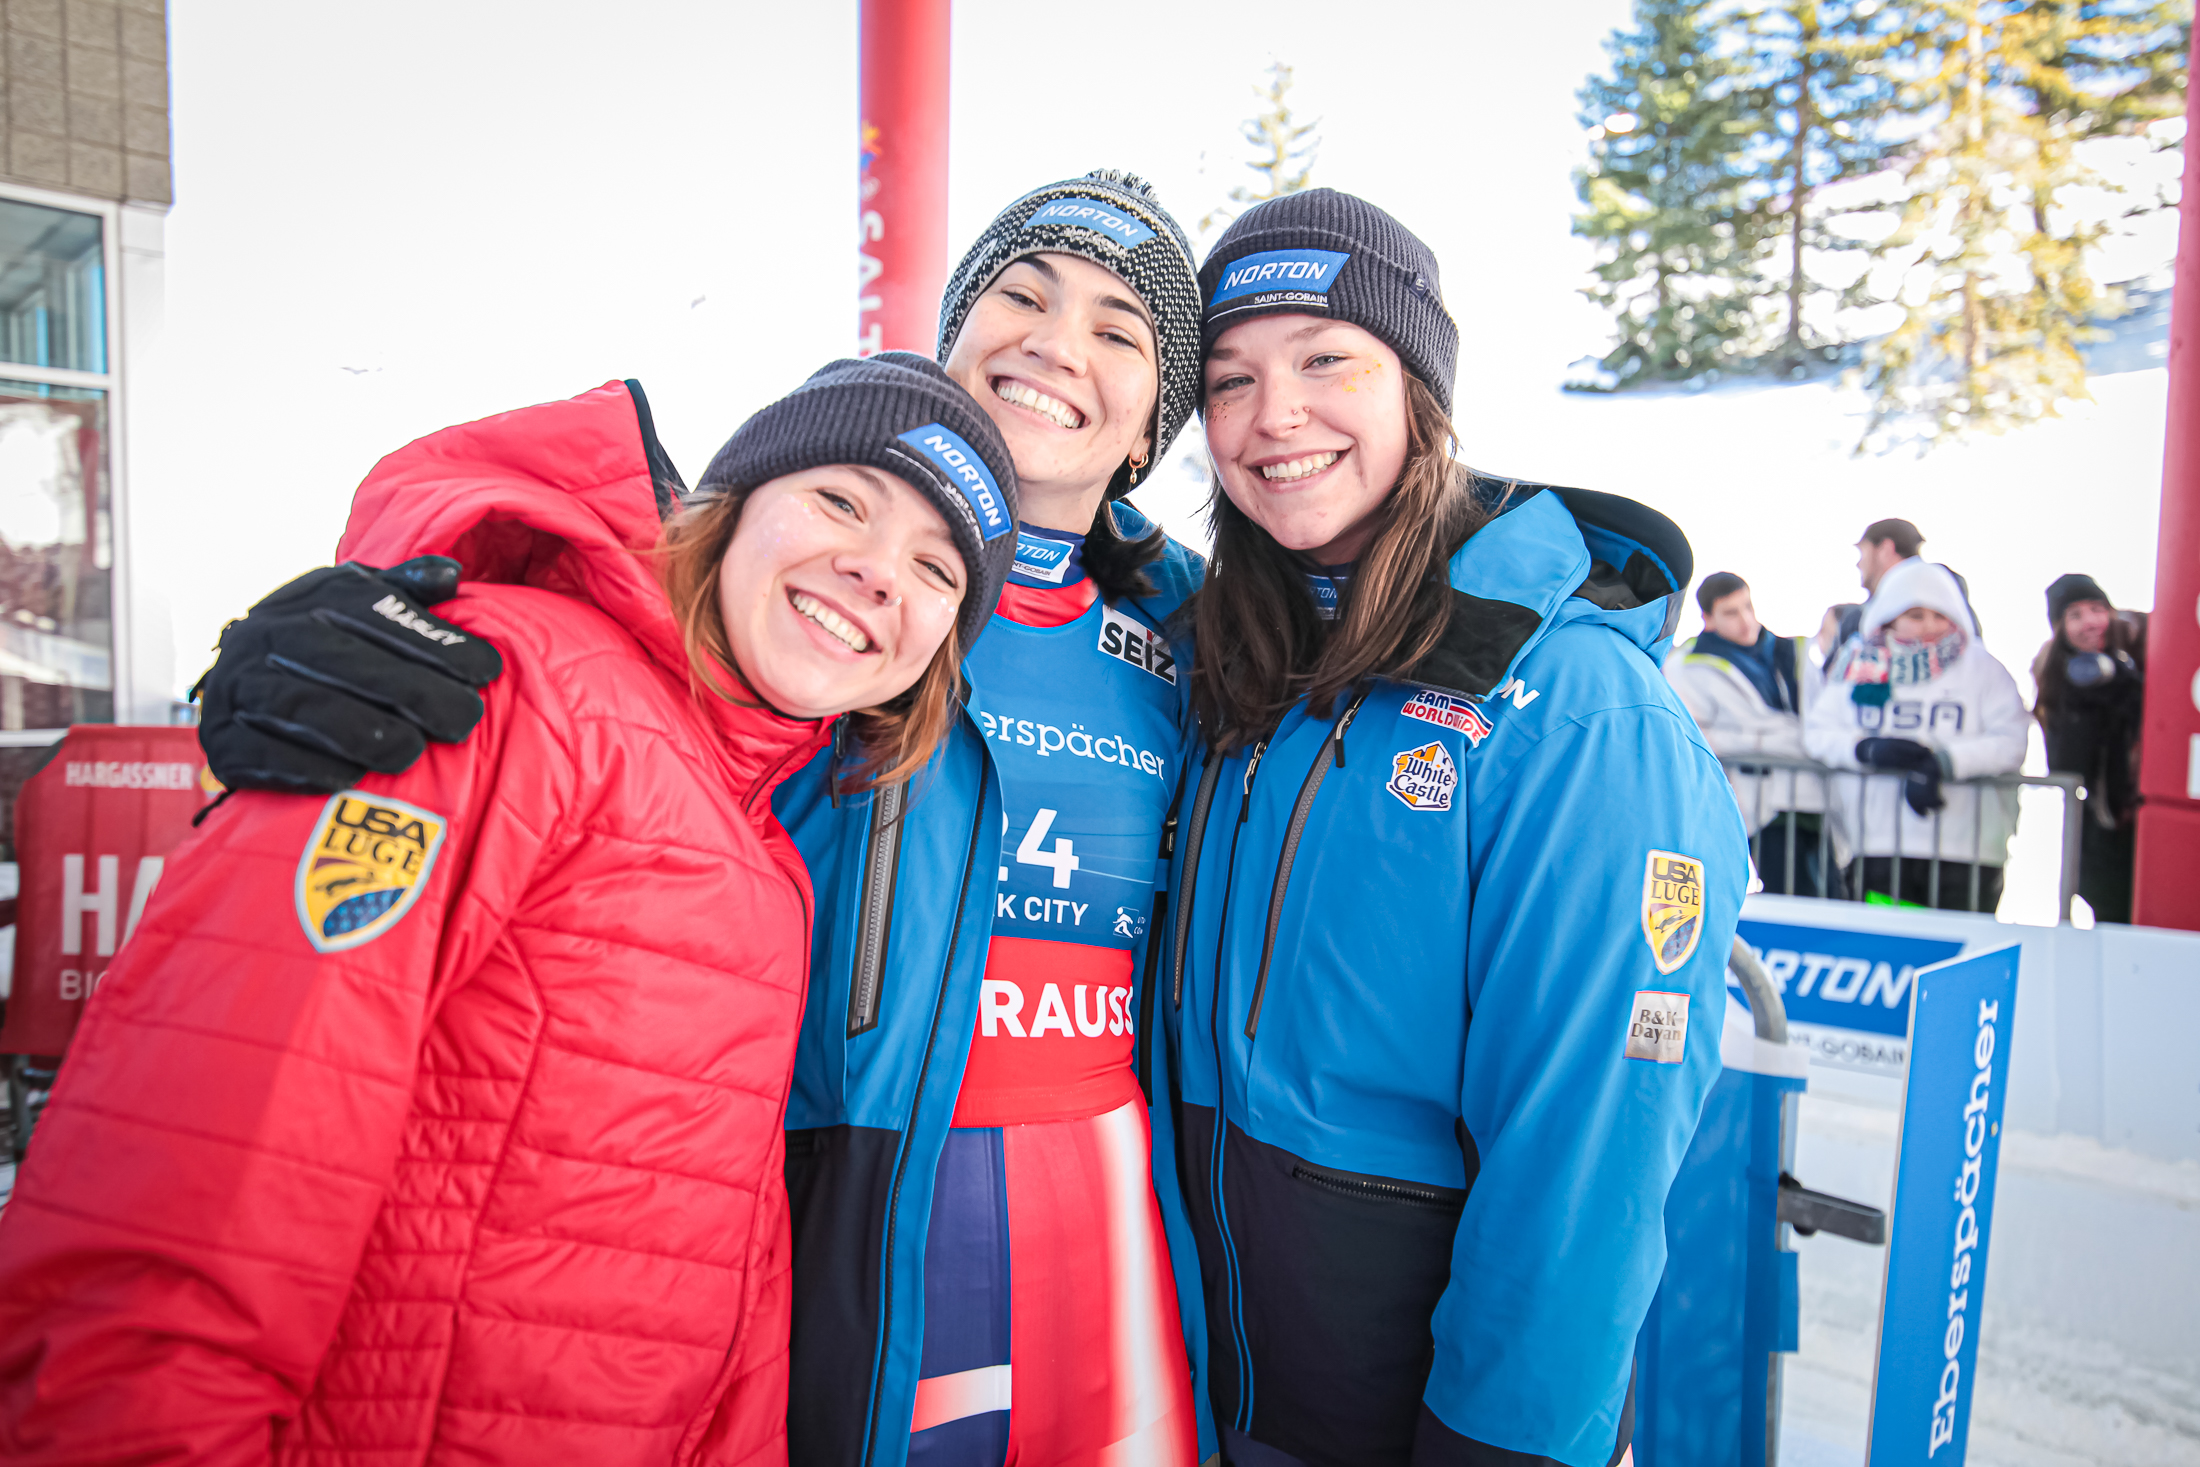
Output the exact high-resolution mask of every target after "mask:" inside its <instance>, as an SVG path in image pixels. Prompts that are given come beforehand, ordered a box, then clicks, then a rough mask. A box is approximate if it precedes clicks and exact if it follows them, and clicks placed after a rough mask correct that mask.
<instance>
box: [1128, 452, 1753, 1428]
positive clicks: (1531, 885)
mask: <svg viewBox="0 0 2200 1467" xmlns="http://www.w3.org/2000/svg"><path fill="white" fill-rule="evenodd" d="M1690 571H1691V565H1690V557H1689V551H1688V546H1687V542H1686V541H1685V540H1684V539H1683V538H1682V537H1681V534H1680V532H1679V530H1678V529H1677V528H1675V527H1674V526H1673V525H1672V523H1671V522H1670V521H1668V520H1666V519H1664V517H1662V516H1660V515H1657V514H1655V513H1654V512H1652V511H1650V510H1647V509H1645V508H1643V507H1642V506H1640V505H1637V504H1634V503H1632V502H1630V501H1627V500H1623V499H1618V498H1615V497H1613V496H1609V495H1600V494H1591V493H1586V492H1582V491H1577V490H1571V489H1555V488H1547V487H1541V486H1527V487H1524V488H1522V489H1519V490H1517V491H1516V492H1515V494H1514V496H1513V499H1512V501H1511V503H1510V505H1509V507H1508V508H1507V509H1506V510H1505V512H1504V513H1502V514H1501V515H1500V516H1499V517H1498V518H1497V519H1495V520H1494V521H1492V522H1491V523H1489V524H1488V525H1486V526H1485V527H1484V528H1483V529H1482V530H1480V531H1479V532H1478V533H1477V534H1475V535H1474V536H1473V537H1472V538H1470V539H1469V540H1468V541H1467V542H1466V543H1465V545H1464V546H1463V547H1462V548H1461V549H1460V551H1459V552H1458V553H1457V554H1456V555H1455V556H1454V557H1453V559H1452V561H1451V583H1452V586H1453V588H1454V593H1455V597H1456V600H1455V603H1454V612H1453V618H1452V623H1451V629H1450V632H1449V634H1448V635H1447V637H1446V639H1445V641H1444V643H1443V644H1442V645H1441V646H1440V647H1439V648H1438V649H1437V651H1436V652H1435V653H1434V654H1432V655H1431V656H1430V657H1429V658H1428V659H1427V660H1426V661H1425V662H1424V663H1423V664H1422V665H1421V666H1420V667H1419V668H1418V669H1417V670H1416V675H1415V680H1414V681H1394V680H1377V681H1375V682H1374V683H1373V684H1372V685H1371V686H1368V687H1366V688H1364V689H1362V690H1360V691H1359V692H1357V693H1356V694H1352V695H1348V696H1347V697H1345V698H1343V699H1341V700H1340V701H1339V703H1338V705H1337V706H1336V707H1335V708H1333V709H1331V710H1330V712H1329V716H1327V717H1320V718H1317V717H1312V716H1309V714H1308V712H1307V710H1306V708H1305V705H1303V704H1302V705H1300V707H1299V708H1297V709H1295V710H1294V711H1293V712H1291V713H1290V714H1289V715H1287V716H1286V717H1285V718H1284V720H1283V721H1282V723H1281V724H1280V726H1279V727H1278V728H1277V729H1276V730H1275V731H1274V733H1273V734H1272V735H1271V737H1269V738H1268V739H1267V740H1266V741H1265V743H1262V744H1260V745H1257V746H1255V747H1252V748H1247V749H1241V750H1239V751H1237V752H1234V753H1232V754H1229V755H1227V756H1219V757H1217V756H1209V757H1207V758H1206V759H1205V761H1204V765H1203V767H1202V768H1201V771H1200V773H1199V775H1198V783H1197V785H1196V788H1195V791H1194V792H1190V793H1187V794H1186V795H1185V796H1184V804H1185V809H1184V813H1183V816H1182V819H1181V832H1180V837H1179V840H1178V848H1177V852H1176V861H1177V864H1178V870H1177V871H1176V873H1175V875H1174V878H1173V882H1172V885H1173V889H1174V892H1175V901H1176V910H1175V912H1174V913H1173V914H1172V921H1173V931H1172V933H1171V936H1170V951H1169V952H1168V954H1167V955H1166V956H1165V959H1164V961H1165V962H1166V965H1167V969H1168V971H1167V972H1166V973H1165V974H1163V975H1162V982H1161V983H1159V984H1157V985H1156V986H1157V987H1158V988H1160V989H1161V990H1162V998H1161V1001H1160V1007H1161V1009H1162V1014H1163V1018H1164V1019H1165V1027H1166V1030H1167V1038H1168V1041H1169V1049H1170V1057H1171V1061H1172V1063H1173V1064H1174V1065H1175V1067H1176V1073H1175V1075H1174V1077H1173V1078H1174V1080H1175V1088H1176V1098H1177V1104H1176V1121H1177V1127H1176V1133H1175V1136H1174V1138H1173V1148H1174V1154H1175V1157H1176V1160H1177V1163H1178V1166H1179V1177H1180V1180H1181V1184H1182V1195H1181V1198H1178V1197H1176V1196H1174V1195H1172V1193H1171V1192H1170V1191H1169V1190H1168V1189H1164V1191H1163V1202H1164V1206H1165V1207H1166V1206H1172V1205H1177V1204H1178V1203H1179V1202H1180V1203H1181V1205H1182V1206H1183V1207H1184V1208H1185V1209H1186V1211H1187V1212H1188V1222H1189V1224H1190V1229H1191V1231H1192V1233H1193V1235H1194V1236H1195V1238H1196V1241H1197V1250H1198V1255H1199V1259H1200V1267H1201V1274H1202V1277H1203V1284H1204V1287H1203V1290H1202V1292H1203V1295H1204V1297H1203V1300H1202V1301H1201V1303H1202V1304H1203V1306H1204V1307H1203V1310H1202V1309H1194V1308H1187V1309H1186V1322H1187V1326H1188V1328H1189V1329H1191V1330H1192V1331H1194V1332H1195V1339H1194V1341H1193V1354H1194V1360H1195V1372H1196V1373H1198V1374H1199V1375H1201V1377H1202V1383H1203V1384H1204V1385H1205V1387H1206V1389H1207V1391H1208V1394H1209V1397H1210V1399H1211V1401H1212V1404H1213V1408H1214V1411H1215V1415H1216V1418H1217V1420H1218V1423H1219V1425H1220V1427H1221V1428H1222V1430H1223V1438H1224V1444H1225V1448H1226V1450H1227V1451H1228V1454H1229V1456H1230V1458H1231V1459H1232V1460H1233V1461H1234V1462H1237V1463H1241V1464H1254V1463H1258V1464H1264V1467H1266V1464H1284V1463H1290V1462H1294V1461H1297V1462H1303V1463H1309V1464H1354V1467H1359V1464H1369V1463H1409V1462H1410V1463H1416V1464H1418V1463H1497V1462H1503V1463H1537V1462H1562V1463H1567V1464H1571V1467H1598V1464H1603V1463H1605V1462H1608V1461H1610V1460H1613V1459H1615V1458H1616V1457H1617V1455H1618V1449H1619V1448H1620V1447H1623V1446H1624V1445H1625V1438H1626V1435H1627V1432H1628V1418H1629V1417H1631V1414H1632V1413H1631V1401H1632V1373H1631V1365H1632V1357H1633V1353H1634V1343H1635V1336H1636V1333H1637V1331H1638V1330H1639V1328H1640V1326H1641V1323H1642V1319H1643V1316H1644V1313H1645V1311H1646V1310H1647V1308H1648V1306H1649V1303H1650V1299H1651V1295H1652V1294H1653V1293H1654V1292H1655V1290H1656V1288H1657V1283H1658V1278H1659V1275H1660V1273H1661V1271H1662V1269H1663V1266H1664V1235H1663V1229H1662V1225H1661V1220H1660V1219H1661V1214H1662V1210H1663V1206H1664V1202H1665V1195H1666V1191H1667V1188H1668V1187H1669V1186H1670V1184H1671V1182H1672V1179H1673V1176H1674V1173H1675V1171H1676V1170H1677V1169H1678V1167H1679V1165H1680V1162H1681V1158H1682V1155H1683V1153H1684V1152H1685V1151H1686V1150H1687V1148H1688V1143H1689V1139H1690V1137H1691V1135H1692V1134H1693V1132H1694V1130H1695V1126H1696V1118H1697V1113H1698V1111H1699V1109H1700V1107H1701V1105H1702V1103H1703V1099H1704V1096H1705V1094H1706V1092H1707V1090H1708V1089H1709V1087H1710V1085H1711V1083H1712V1081H1713V1080H1714V1079H1715V1078H1716V1077H1717V1075H1718V1071H1719V1030H1720V1022H1721V1018H1722V1011H1723V1006H1724V1003H1725V983H1724V979H1723V973H1724V968H1725V964H1726V957H1727V951H1728V948H1729V945H1730V944H1731V942H1732V940H1733V936H1734V926H1735V921H1736V919H1737V917H1738V916H1739V913H1740V908H1741V900H1742V893H1743V890H1744V886H1745V883H1746V881H1747V879H1748V874H1749V864H1748V852H1747V848H1746V844H1745V840H1744V836H1743V832H1742V825H1741V820H1740V817H1739V815H1738V814H1737V813H1736V810H1735V805H1734V799H1733V796H1732V794H1731V793H1730V792H1729V790H1728V787H1727V784H1726V781H1725V779H1724V778H1723V776H1722V775H1721V773H1720V769H1719V764H1718V761H1717V760H1716V759H1715V758H1714V757H1713V756H1712V754H1711V752H1710V750H1709V749H1708V748H1707V747H1706V746H1705V744H1704V742H1703V739H1702V737H1701V736H1700V735H1699V734H1698V732H1697V729H1696V726H1695V724H1694V722H1693V721H1692V720H1691V719H1690V718H1689V716H1688V715H1687V713H1686V712H1685V711H1684V710H1683V709H1682V707H1681V705H1680V703H1679V702H1678V701H1677V700H1676V699H1675V697H1674V695H1673V692H1672V689H1671V687H1670V686H1669V685H1668V683H1667V682H1666V680H1665V678H1664V676H1663V675H1662V674H1661V672H1660V670H1659V663H1660V659H1661V657H1662V654H1663V653H1664V651H1665V649H1666V646H1667V644H1668V642H1669V639H1670V637H1671V634H1672V628H1673V623H1674V620H1675V618H1676V616H1677V606H1678V601H1679V597H1680V595H1681V593H1682V591H1683V590H1684V589H1685V587H1686V586H1687V584H1688V580H1689V575H1690ZM1188 777H1189V776H1188ZM1157 1151H1158V1147H1157ZM1178 1287H1179V1291H1180V1293H1189V1292H1190V1286H1189V1284H1188V1281H1187V1278H1186V1275H1185V1274H1183V1273H1179V1275H1178ZM1202 1316H1203V1318H1202ZM1201 1331H1203V1333H1204V1339H1203V1341H1202V1340H1200V1339H1199V1338H1196V1334H1197V1333H1198V1332H1201Z"/></svg>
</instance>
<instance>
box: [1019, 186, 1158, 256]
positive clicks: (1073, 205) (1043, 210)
mask: <svg viewBox="0 0 2200 1467" xmlns="http://www.w3.org/2000/svg"><path fill="white" fill-rule="evenodd" d="M1031 223H1032V224H1072V225H1075V226H1076V227H1077V228H1079V229H1089V230H1091V231H1092V232H1093V233H1094V234H1099V235H1105V236H1106V237H1107V238H1109V239H1112V240H1114V241H1115V242H1116V243H1117V244H1119V245H1121V246H1122V247H1123V248H1124V249H1127V250H1135V249H1137V248H1138V247H1139V246H1140V245H1142V244H1144V243H1145V242H1146V241H1147V240H1149V239H1152V238H1153V231H1152V230H1151V229H1148V228H1147V227H1146V226H1145V225H1143V224H1141V223H1139V222H1138V221H1137V220H1136V219H1133V218H1132V217H1131V216H1130V215H1128V214H1126V213H1124V212H1123V211H1122V210H1121V209H1111V208H1109V207H1108V206H1107V205H1106V204H1103V203H1101V202H1100V201H1099V200H1098V199H1084V198H1068V199H1053V200H1050V201H1048V202H1047V203H1044V204H1041V205H1040V206H1039V210H1038V212H1037V213H1035V214H1033V215H1032V216H1031ZM1026 227H1027V228H1028V227H1029V226H1028V225H1027V226H1026Z"/></svg>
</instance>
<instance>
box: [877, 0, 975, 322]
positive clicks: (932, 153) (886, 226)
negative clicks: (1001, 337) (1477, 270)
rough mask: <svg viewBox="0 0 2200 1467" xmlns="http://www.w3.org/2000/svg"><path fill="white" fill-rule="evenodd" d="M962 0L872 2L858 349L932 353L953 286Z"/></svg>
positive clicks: (882, 0) (885, 0) (881, 0)
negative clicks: (952, 105) (952, 71)
mask: <svg viewBox="0 0 2200 1467" xmlns="http://www.w3.org/2000/svg"><path fill="white" fill-rule="evenodd" d="M951 8H952V0H863V18H862V22H861V24H862V41H861V43H860V44H861V48H862V56H863V62H862V81H861V91H862V101H861V107H862V116H861V118H860V119H859V121H860V123H861V125H862V131H861V134H860V138H861V141H860V143H859V146H858V157H859V160H860V161H859V164H858V177H859V179H860V180H861V182H860V183H859V184H858V186H857V199H858V203H857V205H856V209H857V214H858V224H859V227H858V231H857V236H856V237H857V240H858V243H857V245H856V252H857V253H856V352H857V354H858V355H859V356H869V355H871V353H873V352H879V351H914V352H922V353H923V354H924V355H926V356H930V355H932V351H933V347H934V346H935V345H936V344H937V341H938V336H939V323H940V294H941V292H942V291H943V290H944V289H945V288H946V285H947V38H948V16H949V12H950V10H951Z"/></svg>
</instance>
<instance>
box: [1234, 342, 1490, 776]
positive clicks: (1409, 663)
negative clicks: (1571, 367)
mask: <svg viewBox="0 0 2200 1467" xmlns="http://www.w3.org/2000/svg"><path fill="white" fill-rule="evenodd" d="M1406 427H1407V438H1406V463H1405V468H1404V469H1403V470H1402V471H1401V472H1400V473H1399V475H1398V484H1397V487H1396V488H1395V489H1393V490H1392V491H1391V493H1390V497H1389V498H1388V499H1386V500H1384V501H1383V504H1382V507H1381V508H1380V509H1378V510H1377V511H1376V513H1377V514H1378V515H1379V516H1380V517H1381V519H1380V522H1379V523H1378V525H1377V528H1376V531H1375V534H1374V537H1373V538H1372V539H1371V540H1369V542H1368V546H1367V549H1366V550H1365V551H1364V552H1362V553H1361V555H1360V558H1359V560H1358V562H1357V564H1356V565H1355V567H1354V569H1353V573H1352V580H1351V582H1350V584H1349V585H1348V586H1347V587H1346V588H1345V592H1344V596H1343V604H1342V605H1341V606H1340V607H1339V608H1338V614H1337V619H1336V620H1335V621H1334V622H1329V623H1324V622H1323V621H1322V620H1321V619H1320V618H1319V617H1318V616H1316V615H1315V614H1314V600H1313V598H1312V597H1311V596H1309V595H1308V594H1307V590H1306V570H1307V562H1306V560H1305V559H1304V557H1302V556H1300V555H1298V554H1297V553H1296V552H1294V551H1290V550H1286V549H1284V548H1283V546H1281V545H1279V544H1277V543H1276V541H1275V540H1274V538H1273V537H1271V536H1270V535H1269V534H1268V532H1267V531H1266V530H1263V529H1261V528H1260V526H1258V525H1256V524H1254V523H1253V521H1252V520H1251V518H1249V517H1248V516H1247V515H1246V513H1245V512H1244V511H1243V510H1241V509H1239V508H1238V507H1237V506H1236V505H1235V504H1232V503H1231V502H1230V497H1229V495H1228V494H1226V493H1224V492H1223V488H1222V480H1221V478H1220V477H1219V476H1217V477H1216V479H1215V481H1214V488H1213V491H1212V500H1211V502H1210V510H1209V512H1210V513H1211V514H1212V515H1213V517H1214V525H1215V553H1214V558H1213V560H1212V562H1211V563H1210V564H1209V566H1208V570H1207V584H1206V585H1205V586H1204V587H1203V588H1201V590H1200V592H1199V594H1198V595H1197V596H1196V597H1195V598H1194V599H1193V603H1192V605H1193V623H1192V625H1193V631H1194V635H1195V636H1196V638H1197V640H1198V648H1199V651H1198V656H1197V658H1196V659H1195V661H1194V664H1193V667H1192V708H1193V710H1194V711H1195V712H1196V713H1197V714H1198V715H1199V724H1200V729H1201V731H1202V732H1203V733H1204V734H1205V735H1206V736H1207V739H1208V742H1210V743H1211V744H1213V745H1214V746H1215V747H1216V748H1217V749H1220V750H1222V751H1224V752H1228V751H1229V750H1231V749H1235V748H1237V747H1239V746H1240V745H1243V744H1248V743H1251V742H1253V741H1255V740H1257V739H1262V738H1266V737H1267V736H1268V734H1269V732H1270V731H1271V730H1272V729H1274V728H1275V726H1276V724H1277V723H1278V722H1279V721H1281V719H1282V718H1283V715H1284V714H1286V713H1288V712H1289V711H1290V710H1291V708H1292V705H1294V704H1296V703H1297V702H1298V701H1299V700H1300V699H1301V698H1304V699H1306V700H1307V702H1308V711H1309V712H1311V713H1312V714H1313V715H1314V716H1315V717H1317V718H1327V717H1328V716H1329V714H1330V711H1331V709H1332V708H1333V707H1334V706H1335V703H1336V699H1337V697H1338V695H1339V694H1340V693H1342V692H1344V691H1345V690H1346V689H1348V688H1350V687H1352V686H1353V685H1354V684H1356V683H1359V682H1362V681H1364V680H1365V679H1367V678H1370V677H1382V676H1398V675H1401V674H1404V673H1406V672H1408V671H1410V670H1411V669H1412V667H1413V665H1414V664H1415V663H1417V662H1419V661H1420V660H1421V659H1422V658H1423V657H1426V656H1427V655H1428V654H1429V653H1430V652H1431V651H1432V650H1434V649H1435V647H1436V644H1437V643H1438V642H1440V641H1442V640H1443V636H1444V630H1445V628H1446V627H1447V626H1449V625H1450V623H1451V606H1452V596H1451V581H1450V577H1449V576H1448V575H1447V574H1446V562H1448V561H1449V560H1450V558H1451V556H1452V554H1453V552H1455V551H1456V550H1457V549H1458V548H1459V546H1460V545H1461V544H1463V543H1464V542H1465V541H1466V539H1467V537H1468V536H1469V535H1471V534H1473V533H1474V532H1475V531H1476V530H1478V529H1480V528H1481V527H1482V526H1483V524H1485V523H1486V522H1487V521H1488V520H1489V518H1490V515H1489V512H1488V511H1487V510H1485V509H1483V508H1482V507H1481V505H1480V504H1479V503H1478V502H1477V500H1476V498H1475V496H1474V494H1473V493H1472V492H1471V490H1470V488H1469V484H1470V482H1471V480H1472V477H1473V476H1472V474H1471V472H1470V471H1469V470H1468V469H1466V468H1465V467H1464V466H1462V465H1461V464H1460V463H1458V462H1457V461H1456V460H1455V459H1454V458H1453V457H1452V454H1453V451H1454V450H1455V449H1456V448H1457V446H1458V440H1457V435H1456V434H1455V433H1454V432H1453V431H1452V426H1451V417H1450V415H1449V414H1448V413H1446V412H1445V411H1444V408H1443V404H1441V403H1439V402H1438V401H1437V400H1436V394H1435V393H1433V392H1431V391H1429V389H1428V386H1427V384H1426V383H1424V382H1422V381H1421V379H1420V378H1418V377H1416V376H1413V375H1412V374H1411V373H1407V374H1406Z"/></svg>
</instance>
